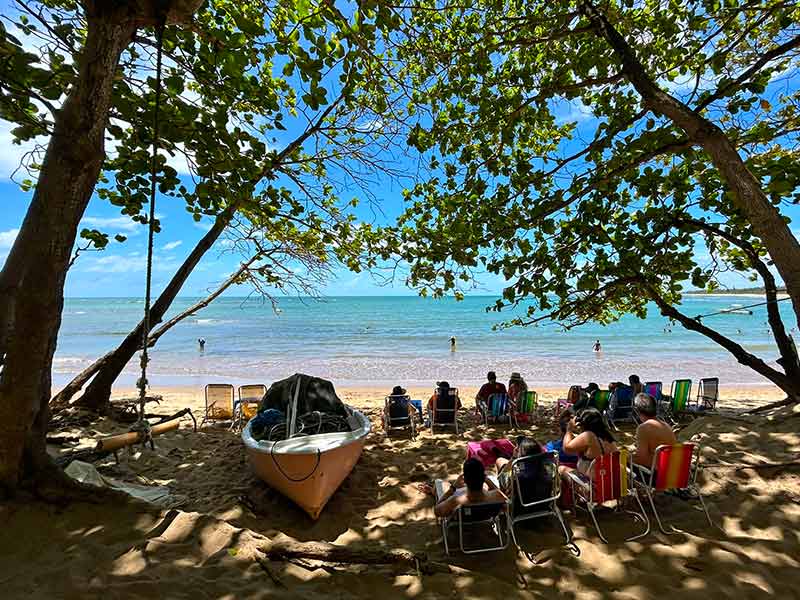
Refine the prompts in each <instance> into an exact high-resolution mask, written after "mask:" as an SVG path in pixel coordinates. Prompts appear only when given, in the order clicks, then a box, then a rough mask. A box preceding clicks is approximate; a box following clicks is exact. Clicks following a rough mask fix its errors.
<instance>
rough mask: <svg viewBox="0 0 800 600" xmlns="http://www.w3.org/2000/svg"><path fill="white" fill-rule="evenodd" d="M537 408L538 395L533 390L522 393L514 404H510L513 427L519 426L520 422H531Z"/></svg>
mask: <svg viewBox="0 0 800 600" xmlns="http://www.w3.org/2000/svg"><path fill="white" fill-rule="evenodd" d="M538 410H539V396H538V394H537V393H536V392H534V391H533V390H527V391H525V392H523V393H522V395H521V396H520V398H519V400H518V401H517V404H516V406H514V405H513V404H512V406H511V418H512V420H513V421H514V427H516V428H519V424H520V423H531V422H533V420H534V418H535V417H536V413H537V411H538Z"/></svg>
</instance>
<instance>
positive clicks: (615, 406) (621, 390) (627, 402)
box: [606, 386, 636, 429]
mask: <svg viewBox="0 0 800 600" xmlns="http://www.w3.org/2000/svg"><path fill="white" fill-rule="evenodd" d="M606 417H607V418H608V422H609V423H610V424H611V426H612V427H613V428H614V429H617V423H619V422H622V421H635V420H636V419H635V416H634V412H633V388H631V387H628V386H623V387H618V388H617V389H615V390H614V393H613V394H612V395H611V400H610V401H609V404H608V411H607V412H606Z"/></svg>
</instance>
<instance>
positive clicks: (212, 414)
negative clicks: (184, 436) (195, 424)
mask: <svg viewBox="0 0 800 600" xmlns="http://www.w3.org/2000/svg"><path fill="white" fill-rule="evenodd" d="M205 397H206V410H205V414H204V415H203V420H202V421H200V427H202V426H203V424H204V423H205V422H206V421H232V420H233V386H232V385H231V384H230V383H209V384H208V385H207V386H206V388H205Z"/></svg>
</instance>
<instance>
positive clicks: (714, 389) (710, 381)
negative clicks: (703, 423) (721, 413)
mask: <svg viewBox="0 0 800 600" xmlns="http://www.w3.org/2000/svg"><path fill="white" fill-rule="evenodd" d="M717 400H719V377H706V378H704V379H701V380H700V384H699V385H698V386H697V398H696V399H695V402H694V406H689V407H687V409H688V411H689V412H714V411H716V410H717Z"/></svg>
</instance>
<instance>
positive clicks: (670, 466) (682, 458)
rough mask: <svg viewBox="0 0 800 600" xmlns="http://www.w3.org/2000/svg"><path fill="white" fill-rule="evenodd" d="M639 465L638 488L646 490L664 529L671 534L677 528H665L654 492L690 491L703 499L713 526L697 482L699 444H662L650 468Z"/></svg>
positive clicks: (707, 515)
mask: <svg viewBox="0 0 800 600" xmlns="http://www.w3.org/2000/svg"><path fill="white" fill-rule="evenodd" d="M636 468H637V469H638V471H639V475H640V477H638V478H637V479H636V487H637V488H638V489H641V490H642V491H644V493H645V494H646V495H647V498H648V499H649V500H650V506H651V508H652V509H653V514H654V515H655V517H656V521H657V522H658V526H659V528H660V529H661V531H663V532H664V533H667V534H669V533H673V532H675V528H674V527H673V528H672V529H673V531H672V532H669V531H667V530H666V529H664V525H663V524H662V523H661V517H660V516H659V514H658V511H657V510H656V505H655V502H653V495H654V494H657V493H658V492H666V491H671V490H678V491H687V492H690V493H692V494H694V495H696V496H697V498H698V499H699V500H700V506H702V507H703V512H704V513H705V515H706V519H708V524H709V525H711V526H713V525H714V523H713V522H712V521H711V516H710V515H709V514H708V509H707V508H706V503H705V501H704V500H703V495H702V494H701V493H700V488H699V487H698V485H697V482H696V480H697V473H698V471H700V446H698V445H696V444H673V445H671V446H668V445H662V446H659V447H658V448H656V452H655V455H654V456H653V464H652V466H651V468H650V469H647V468H645V467H641V466H639V465H637V467H636Z"/></svg>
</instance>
